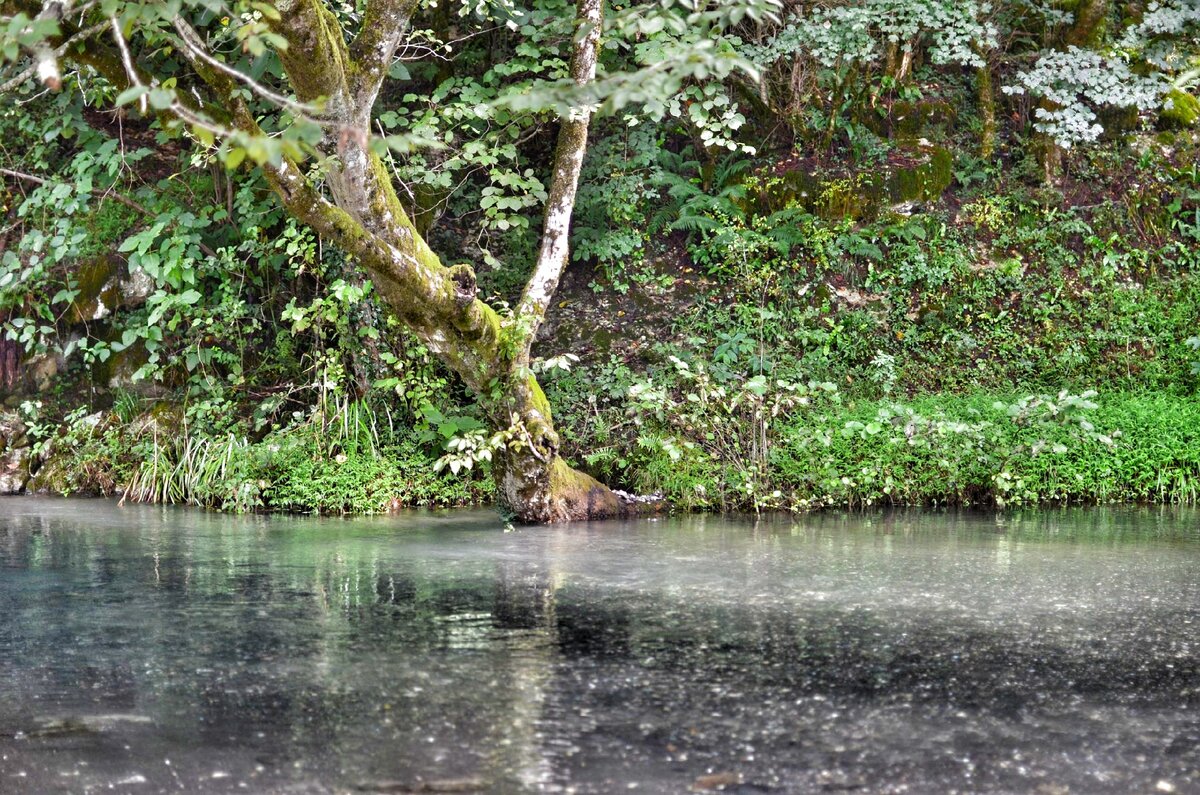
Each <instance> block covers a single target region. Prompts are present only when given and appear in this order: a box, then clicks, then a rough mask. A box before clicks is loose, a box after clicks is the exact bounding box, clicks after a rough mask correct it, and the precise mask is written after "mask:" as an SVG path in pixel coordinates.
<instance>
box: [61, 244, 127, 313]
mask: <svg viewBox="0 0 1200 795" xmlns="http://www.w3.org/2000/svg"><path fill="white" fill-rule="evenodd" d="M117 267H118V266H117V264H116V263H115V262H114V261H112V260H111V259H109V258H108V257H95V258H93V259H90V260H86V261H85V262H84V263H83V264H82V265H80V266H79V269H78V270H77V271H76V272H75V284H76V287H77V289H78V290H79V295H77V296H75V300H74V301H72V302H71V310H70V311H71V319H72V320H73V321H74V322H76V323H86V322H88V321H89V320H95V319H97V318H98V317H101V316H103V315H104V314H107V311H105V310H102V309H101V307H105V308H106V309H107V310H108V311H111V310H112V309H113V308H114V307H115V306H116V305H117V303H118V302H119V300H120V293H119V291H118V290H117V289H116V287H115V286H114V284H113V282H114V280H113V277H114V276H116V275H117Z"/></svg>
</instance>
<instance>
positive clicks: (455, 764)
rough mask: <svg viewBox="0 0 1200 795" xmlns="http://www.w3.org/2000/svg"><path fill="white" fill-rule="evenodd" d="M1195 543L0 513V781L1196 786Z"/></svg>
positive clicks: (855, 529) (944, 520)
mask: <svg viewBox="0 0 1200 795" xmlns="http://www.w3.org/2000/svg"><path fill="white" fill-rule="evenodd" d="M1198 527H1200V514H1197V513H1195V512H1189V511H1180V510H1167V509H1156V510H1104V509H1097V510H1069V511H1056V512H1050V513H1028V514H1017V515H1008V516H996V515H985V514H970V513H937V512H906V513H879V514H867V515H861V514H860V515H844V514H823V515H815V516H807V517H801V518H797V519H773V520H763V521H760V522H758V523H755V522H754V521H753V520H750V519H735V518H717V517H687V518H680V519H665V520H660V521H642V522H629V523H594V524H590V525H584V526H574V527H566V528H554V529H543V528H533V529H520V530H518V531H517V532H513V533H503V532H501V531H500V525H499V523H498V521H497V520H496V518H495V515H494V514H493V513H491V512H487V511H483V512H474V511H465V512H462V511H460V512H448V513H438V514H434V513H411V514H405V515H400V516H394V517H387V518H372V519H355V520H336V519H311V518H278V517H276V518H265V517H231V516H224V515H216V514H210V513H204V512H201V511H193V510H183V509H164V508H156V507H146V506H126V507H123V508H121V507H117V505H116V504H114V503H112V502H108V501H90V500H89V501H81V500H70V501H67V500H50V499H38V498H12V499H5V500H2V501H0V792H5V793H8V792H101V791H104V792H113V791H116V792H131V793H143V792H144V793H152V792H214V793H221V792H280V793H331V792H432V791H456V792H497V793H525V792H579V793H610V792H624V791H631V790H632V791H643V792H656V793H657V792H663V793H682V792H686V791H689V790H701V789H703V788H705V787H710V788H715V787H718V786H723V787H724V788H725V791H726V792H747V793H749V792H780V793H792V792H795V793H807V792H861V793H901V792H912V793H929V792H964V793H965V792H971V793H976V792H1013V793H1025V792H1037V793H1045V794H1046V795H1054V794H1055V793H1105V792H1112V793H1128V792H1171V791H1175V792H1196V791H1200V712H1198V711H1197V709H1196V707H1197V706H1198V703H1200V657H1198V656H1197V655H1198V652H1200V635H1198V632H1197V630H1198V628H1200V579H1198V577H1197V572H1198V564H1200V533H1198Z"/></svg>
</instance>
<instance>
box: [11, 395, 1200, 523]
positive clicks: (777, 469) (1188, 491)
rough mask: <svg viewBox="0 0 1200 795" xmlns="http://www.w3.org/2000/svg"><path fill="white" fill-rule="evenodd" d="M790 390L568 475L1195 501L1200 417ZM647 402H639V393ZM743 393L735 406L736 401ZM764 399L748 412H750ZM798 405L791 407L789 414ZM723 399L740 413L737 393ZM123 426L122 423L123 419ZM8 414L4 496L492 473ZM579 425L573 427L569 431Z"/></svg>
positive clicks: (311, 428)
mask: <svg viewBox="0 0 1200 795" xmlns="http://www.w3.org/2000/svg"><path fill="white" fill-rule="evenodd" d="M780 389H781V388H779V387H772V388H769V389H764V390H763V392H762V394H755V392H754V390H753V387H752V388H751V389H750V390H748V391H745V393H744V394H743V398H744V399H745V402H744V403H742V404H739V406H737V407H736V410H735V411H732V412H729V411H722V410H721V409H720V408H719V407H714V406H698V407H697V408H694V409H692V410H691V412H690V413H689V412H688V411H687V410H686V407H688V406H696V405H697V403H696V401H689V400H687V398H686V397H684V398H682V399H681V401H680V405H678V406H672V407H669V408H670V409H671V410H670V411H667V412H665V413H662V414H661V415H660V416H659V418H657V419H656V415H655V408H656V407H657V404H650V403H647V402H645V401H643V402H642V403H638V402H637V401H635V400H631V404H630V408H629V412H630V414H629V420H630V423H631V425H633V426H636V427H639V428H640V429H641V431H640V433H641V435H642V438H651V439H656V440H657V444H636V443H628V444H626V445H624V446H622V447H618V446H617V445H616V444H615V443H614V442H609V443H608V444H607V445H606V446H602V445H596V446H594V447H593V448H592V451H591V453H590V455H588V456H581V457H580V458H579V459H578V460H576V461H575V462H574V463H576V464H577V465H580V466H584V467H589V468H591V469H592V470H593V471H596V472H597V474H601V475H602V476H605V477H606V478H607V479H608V481H609V482H610V483H613V484H614V485H619V486H622V487H624V488H627V489H631V490H635V491H639V492H642V493H661V494H663V495H664V497H665V498H666V499H667V500H668V501H669V502H670V503H671V504H672V505H674V506H675V508H676V509H678V510H683V511H694V510H701V511H703V510H716V511H743V510H775V509H782V510H792V511H806V510H812V509H818V508H839V507H842V508H844V507H862V506H868V505H977V506H1000V507H1004V506H1014V505H1043V504H1115V503H1147V502H1150V503H1153V502H1160V503H1183V504H1194V503H1196V502H1197V500H1198V499H1200V401H1197V400H1195V399H1194V398H1190V397H1182V396H1175V395H1171V394H1168V393H1162V394H1155V395H1139V394H1130V393H1113V394H1092V393H1088V392H1083V393H1080V394H1070V393H1059V394H1053V395H1023V396H1018V397H1014V396H1011V395H995V394H974V395H967V396H954V395H941V396H926V397H920V398H915V399H910V400H899V399H897V400H887V399H882V400H881V399H876V400H855V399H850V398H844V397H842V396H841V395H839V394H838V392H837V391H836V390H829V389H822V388H821V385H816V386H814V387H812V388H807V387H805V389H804V391H805V394H804V395H803V396H802V397H796V396H795V394H794V393H793V392H789V391H787V390H783V391H784V392H785V393H786V394H785V395H784V396H783V397H781V396H780V394H779V392H780ZM639 394H644V392H643V393H639ZM735 394H742V393H740V392H735ZM751 398H753V400H751ZM784 398H787V399H788V400H789V401H790V404H789V405H787V406H784V405H783V403H782V401H783V400H784ZM725 400H726V401H729V400H732V397H730V396H729V392H726V398H725ZM126 410H128V407H126ZM31 411H32V409H28V408H27V410H26V411H25V412H24V419H22V416H21V414H16V413H9V414H7V415H5V420H4V423H3V425H2V426H0V428H2V430H0V433H2V436H0V439H3V441H2V443H0V452H3V456H4V459H3V460H4V462H5V467H6V468H7V470H8V475H7V477H6V479H5V480H4V481H3V484H4V485H5V488H6V490H7V491H8V492H10V493H15V492H19V491H22V490H24V491H28V492H29V493H52V494H101V495H124V496H126V498H127V499H130V500H134V501H137V500H144V501H155V502H175V503H182V504H193V505H203V506H207V507H212V508H220V509H223V510H228V511H234V512H251V511H281V512H299V513H330V514H339V513H382V512H388V511H392V510H396V509H398V508H403V507H413V506H437V507H449V506H463V505H480V504H487V503H488V502H490V499H491V496H492V493H493V491H492V484H491V477H490V470H489V468H488V466H487V465H486V463H482V464H480V465H479V466H476V467H472V468H471V469H470V470H466V469H463V470H461V471H459V472H458V473H451V472H450V471H449V468H448V467H443V468H441V469H440V471H438V469H439V468H438V466H437V463H438V459H439V452H438V450H439V441H440V438H441V437H439V436H436V435H435V436H434V437H433V438H429V436H428V433H427V431H426V432H422V431H419V430H413V429H410V428H403V429H398V428H395V427H388V426H387V424H386V423H381V422H380V418H379V417H378V416H377V415H375V414H374V413H371V412H369V411H368V410H366V409H361V410H360V411H359V413H358V415H357V417H356V418H355V420H354V422H351V421H349V420H348V419H347V418H346V417H334V416H327V417H325V420H326V421H325V423H324V424H321V423H309V424H305V425H301V426H298V427H295V428H291V429H289V430H287V431H285V432H276V433H268V434H266V435H264V436H263V437H262V438H260V439H258V440H250V439H247V438H244V437H238V436H236V435H232V434H230V435H226V436H224V437H209V436H201V435H191V434H187V433H183V432H181V427H180V425H179V423H181V419H180V417H179V415H178V414H177V413H173V412H172V411H171V410H170V408H169V406H159V407H157V408H154V409H152V410H151V411H148V412H145V413H133V414H130V415H127V416H125V417H122V416H121V414H120V413H119V412H118V411H115V410H110V411H107V412H97V413H92V414H83V413H78V412H77V414H76V416H75V417H74V418H72V419H71V420H70V421H69V422H67V423H65V424H63V425H61V426H58V425H53V424H51V425H41V424H39V423H38V421H37V417H36V415H34V414H32V413H31ZM568 427H570V426H568Z"/></svg>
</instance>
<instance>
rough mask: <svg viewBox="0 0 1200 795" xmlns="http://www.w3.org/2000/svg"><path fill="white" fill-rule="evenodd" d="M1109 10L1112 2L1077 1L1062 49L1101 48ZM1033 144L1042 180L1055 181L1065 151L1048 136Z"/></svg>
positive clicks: (1050, 106) (1044, 102) (1047, 105)
mask: <svg viewBox="0 0 1200 795" xmlns="http://www.w3.org/2000/svg"><path fill="white" fill-rule="evenodd" d="M1109 8H1110V3H1109V0H1077V2H1075V3H1073V5H1072V7H1070V8H1069V9H1068V10H1070V11H1071V12H1072V13H1073V14H1074V20H1073V21H1072V23H1071V27H1070V28H1068V29H1067V32H1066V35H1065V36H1064V37H1063V40H1062V44H1061V46H1062V47H1064V48H1066V47H1080V48H1087V47H1094V46H1096V45H1097V44H1099V43H1100V40H1101V39H1102V38H1103V37H1104V30H1105V23H1106V22H1107V21H1108V12H1109ZM1038 107H1039V108H1042V109H1044V110H1046V111H1056V110H1059V106H1058V105H1056V104H1055V103H1053V102H1051V101H1050V100H1048V99H1044V98H1043V99H1041V100H1039V101H1038ZM1034 144H1035V146H1036V149H1037V155H1038V160H1039V161H1040V162H1041V165H1042V176H1043V179H1044V180H1045V181H1046V182H1047V183H1049V182H1053V181H1055V180H1056V179H1058V176H1059V174H1060V173H1061V172H1062V163H1063V150H1062V147H1061V146H1059V145H1058V144H1057V143H1056V142H1055V141H1054V139H1053V138H1051V137H1050V136H1048V135H1046V134H1045V133H1038V134H1037V136H1036V139H1035V142H1034Z"/></svg>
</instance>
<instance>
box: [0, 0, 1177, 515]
mask: <svg viewBox="0 0 1200 795" xmlns="http://www.w3.org/2000/svg"><path fill="white" fill-rule="evenodd" d="M52 5H53V4H52ZM209 5H210V4H208V3H207V2H185V3H182V4H178V3H177V4H156V3H137V2H118V0H103V1H102V2H101V3H99V4H95V6H94V7H93V6H88V7H87V8H85V9H84V10H83V11H82V12H80V14H81V16H80V17H79V18H75V17H72V16H70V15H66V16H61V17H55V18H44V17H43V16H42V13H41V6H40V4H32V3H23V2H4V3H0V13H2V14H3V15H4V16H3V18H2V19H0V44H3V48H2V49H0V52H2V56H0V69H3V70H4V71H3V72H2V73H3V74H4V75H5V76H4V77H0V93H2V94H5V95H6V96H9V95H11V96H13V97H15V98H18V99H19V100H20V101H19V102H10V103H5V104H4V105H3V107H2V108H0V140H2V141H3V142H4V143H3V146H2V147H0V169H3V171H2V172H0V173H3V175H4V180H5V181H4V183H3V186H0V215H3V219H2V220H0V327H2V328H3V337H4V339H3V341H0V398H2V399H3V400H4V402H5V404H6V406H7V409H6V410H5V414H4V416H3V417H0V456H8V458H5V459H0V485H3V484H5V483H10V482H11V483H15V484H16V488H20V487H21V486H22V485H25V484H26V482H27V488H28V489H30V490H47V491H60V492H96V493H105V494H121V495H124V496H125V498H126V499H130V500H151V501H164V502H186V503H192V504H197V505H205V506H211V507H219V508H225V509H229V510H238V511H252V510H288V511H320V512H332V513H336V512H379V511H386V510H390V509H392V508H394V507H398V506H403V505H462V504H468V503H474V502H481V501H490V500H497V501H499V502H500V503H501V504H502V506H503V507H504V509H505V510H506V511H507V512H511V513H513V514H514V515H515V516H518V517H520V518H525V519H535V520H554V519H563V518H578V517H579V516H581V515H582V513H581V511H583V509H582V508H581V507H580V506H581V505H583V504H584V503H585V502H586V503H587V504H588V505H589V506H591V507H589V508H588V509H587V511H590V512H592V513H599V514H604V513H613V512H616V510H617V509H616V508H615V507H614V506H616V505H617V504H618V503H617V502H616V501H615V500H616V497H614V496H613V495H612V493H611V492H609V491H608V489H607V488H605V487H604V486H601V482H602V483H605V484H607V485H608V486H612V487H614V488H620V489H623V490H626V491H630V492H635V493H642V494H651V493H661V494H663V495H664V496H665V497H666V498H667V499H668V500H669V501H670V502H671V503H672V504H673V505H674V506H676V507H677V508H680V509H721V510H768V509H774V508H784V509H793V510H803V509H809V508H815V507H821V506H860V505H868V504H888V503H896V504H942V503H969V504H972V505H1002V506H1012V505H1017V504H1034V503H1040V502H1049V501H1053V502H1071V503H1074V502H1083V503H1091V502H1117V501H1166V502H1194V501H1196V499H1197V491H1196V486H1195V484H1196V482H1197V480H1196V478H1197V477H1198V476H1200V437H1198V434H1200V408H1197V405H1198V403H1197V389H1198V387H1200V362H1198V361H1197V360H1200V354H1198V353H1197V350H1198V349H1200V336H1197V335H1198V334H1200V289H1198V285H1197V274H1198V266H1200V170H1198V167H1197V165H1196V164H1197V163H1198V162H1200V134H1198V130H1197V126H1196V125H1197V122H1196V115H1197V114H1196V113H1195V112H1194V111H1195V109H1196V107H1197V100H1196V98H1195V90H1196V85H1197V83H1196V81H1197V74H1198V73H1200V71H1198V70H1200V42H1198V39H1197V36H1198V35H1200V10H1197V8H1196V7H1195V5H1194V4H1193V3H1189V2H1167V3H1161V4H1153V5H1150V6H1143V5H1139V4H1132V3H1107V2H1085V3H1078V2H1071V3H1041V4H1029V3H1023V2H1021V3H1017V2H1012V3H1009V2H1005V3H999V4H995V5H994V6H987V5H985V4H981V3H974V2H967V3H962V2H953V3H951V2H925V1H924V0H922V1H921V2H914V1H913V0H871V2H865V3H843V4H839V3H834V4H823V5H820V6H811V7H810V6H806V5H803V4H802V5H800V6H788V7H786V8H784V7H782V6H778V5H775V4H773V3H766V2H757V1H756V2H751V1H750V0H747V1H746V2H737V3H734V2H728V3H714V4H709V5H704V4H700V5H687V6H684V5H678V6H676V5H674V4H672V3H665V4H651V5H647V4H638V3H612V4H610V5H609V6H606V7H605V8H604V9H603V13H604V15H605V16H604V20H603V22H602V25H603V35H602V37H601V40H602V45H601V46H600V49H599V50H598V54H597V53H592V55H595V57H596V58H598V59H599V66H598V70H599V71H598V73H597V74H598V77H597V76H591V75H589V74H588V73H586V72H587V70H586V69H584V70H583V71H582V72H581V71H579V70H578V69H577V68H576V67H579V66H580V64H581V63H583V61H586V60H587V58H588V56H589V52H590V50H589V49H588V47H589V46H595V43H594V41H593V42H592V45H589V44H588V40H589V38H588V35H582V34H588V33H589V32H590V31H594V23H593V22H590V21H588V20H591V19H593V17H594V15H598V14H600V13H601V12H600V9H599V6H597V5H595V4H594V3H590V2H588V1H587V0H583V1H582V2H580V3H579V4H578V5H577V6H574V7H572V6H570V5H568V4H566V3H563V2H560V0H536V1H535V2H532V3H528V4H523V5H522V4H518V5H513V4H477V5H463V6H462V7H461V9H459V8H458V7H455V8H454V9H452V10H450V9H447V8H441V7H434V6H428V7H426V6H425V5H423V4H418V3H405V2H392V0H373V2H366V3H357V4H356V3H326V4H322V3H317V2H303V3H300V4H299V7H301V10H302V12H303V13H297V14H296V15H292V16H287V17H281V16H280V15H279V14H278V13H277V12H276V11H275V9H274V6H273V4H271V3H240V2H237V3H234V4H233V5H231V6H229V7H228V8H226V7H224V6H222V7H221V9H220V10H219V13H220V15H216V14H214V8H215V7H213V8H210V7H209ZM164 9H165V10H164ZM389 10H395V11H396V12H397V13H398V14H400V17H397V19H401V18H402V19H403V20H409V19H410V16H411V20H410V22H409V24H408V25H407V26H404V25H399V26H397V27H395V28H394V29H392V28H388V26H387V25H382V24H381V25H379V26H376V27H372V26H371V25H370V24H368V23H367V22H365V21H364V20H368V19H375V20H379V19H382V18H383V17H382V16H380V15H381V14H382V13H383V12H384V11H389ZM460 11H461V13H459V12H460ZM114 18H116V19H118V20H119V22H120V23H121V24H120V25H119V27H118V28H117V29H116V30H113V29H112V28H111V20H112V19H114ZM306 19H309V20H310V21H311V20H318V21H319V22H320V23H321V24H320V25H319V26H318V27H319V28H320V30H321V31H323V32H322V33H321V36H322V38H321V41H322V42H324V44H323V45H322V46H323V47H325V46H327V49H328V50H329V52H328V53H325V55H321V54H320V53H316V51H317V50H321V48H319V47H318V48H315V49H313V48H310V49H313V52H314V53H316V54H315V55H312V57H310V58H297V57H296V56H295V51H294V50H289V43H290V42H294V41H301V39H303V37H304V35H306V31H311V29H312V28H307V27H305V24H306V23H305V20H306ZM375 33H379V34H380V35H385V36H391V37H393V38H392V39H389V41H391V43H392V44H393V45H394V46H395V47H397V49H395V50H394V51H389V52H388V53H387V57H386V59H385V60H386V61H387V62H386V63H382V64H377V63H375V62H374V61H373V60H372V57H373V56H371V55H370V52H371V51H370V49H369V48H368V47H367V46H366V45H368V44H370V43H371V42H370V41H364V37H367V38H369V37H370V36H373V35H375ZM573 33H574V34H575V35H573ZM305 41H307V40H305ZM80 42H85V43H86V44H83V45H80ZM76 45H79V46H76ZM305 46H306V47H307V46H308V45H307V44H306V45H305ZM121 47H126V48H130V49H132V50H133V51H134V52H135V54H136V55H137V57H136V58H135V59H134V60H135V61H136V62H137V63H138V64H140V65H141V68H142V69H143V72H139V73H133V74H132V75H131V74H130V72H129V71H128V70H127V69H126V68H125V66H124V64H123V60H122V58H121V51H120V48H121ZM385 49H386V48H385ZM306 51H307V50H306ZM322 52H324V51H323V50H322ZM181 54H182V55H181ZM326 56H328V57H326ZM351 62H352V63H351ZM214 63H215V64H217V65H216V66H214ZM348 63H349V64H351V65H350V66H347V64H348ZM374 67H386V68H384V69H383V72H387V73H388V74H389V75H390V76H389V77H388V78H387V79H384V77H383V74H382V72H381V73H380V74H379V75H376V77H377V78H378V82H376V83H371V84H370V86H368V87H374V88H375V89H377V94H376V93H371V92H369V91H368V92H366V94H362V93H361V91H360V89H362V86H361V85H360V83H359V82H355V81H362V80H366V79H367V77H364V75H367V74H368V73H369V74H375V73H374V72H371V69H372V68H374ZM50 69H52V70H53V73H52V74H51V73H50V72H49V71H47V70H50ZM364 70H365V71H364ZM231 73H233V74H232V75H231ZM239 75H240V76H239ZM331 75H332V76H333V78H337V79H336V80H334V79H333V78H331ZM371 79H372V80H374V79H375V78H371ZM53 81H58V82H59V83H60V84H61V88H62V90H60V91H57V92H55V91H43V90H42V89H43V88H44V87H46V86H48V85H51V83H52V82H53ZM235 81H236V85H237V86H240V88H238V89H237V90H236V91H233V87H234V85H235ZM350 83H353V84H354V85H355V86H357V87H358V88H356V89H355V90H350V89H349V88H346V85H349V84H350ZM343 84H346V85H343ZM339 86H341V87H339ZM367 94H369V95H370V96H367ZM364 96H366V99H363V97H364ZM368 100H369V101H368ZM356 103H357V104H356ZM364 103H365V104H364ZM351 106H353V107H351ZM97 108H106V109H107V110H103V111H100V110H97ZM347 108H349V110H348V109H347ZM339 114H341V115H339ZM363 119H367V120H368V123H366V124H365V125H364V124H363V121H362V120H363ZM556 138H557V143H556ZM576 155H577V156H578V157H575V156H576ZM571 163H574V164H575V167H576V168H577V170H578V174H577V175H576V177H577V179H576V180H575V182H574V183H572V184H570V185H568V184H567V183H568V182H571V180H569V179H568V180H567V181H566V182H564V181H563V180H564V179H565V178H564V177H560V176H559V174H560V173H566V172H564V171H563V167H565V165H569V164H571ZM356 164H357V165H356ZM355 169H358V170H357V171H356V170H355ZM567 171H570V168H568V169H567ZM293 177H295V182H292V181H290V180H292V178H293ZM575 184H577V186H578V193H577V195H575V196H573V197H572V196H571V195H568V194H571V193H572V192H573V191H574V190H575ZM289 186H290V187H289ZM567 187H570V191H567V190H566V188H567ZM356 191H358V193H356ZM564 208H565V210H564ZM564 213H565V215H564ZM567 218H569V219H570V220H571V225H570V229H569V237H570V266H569V267H566V259H565V257H566V253H565V252H566V249H565V248H562V247H556V246H554V245H552V243H553V241H554V240H555V236H556V235H557V234H560V233H561V234H567V230H566V226H565V223H566V219H567ZM393 222H394V223H393ZM426 243H428V246H427V247H426V246H425V244H426ZM389 252H391V253H389ZM396 252H399V253H396ZM393 253H395V257H393V256H392V254H393ZM406 263H417V265H418V266H419V267H415V266H414V267H410V266H409V264H406ZM443 263H444V265H443ZM422 274H423V275H422ZM560 278H561V283H560ZM543 320H544V323H543ZM539 381H540V383H539ZM543 389H544V392H543ZM14 451H19V455H18V454H17V452H14ZM10 459H11V460H10ZM18 459H19V460H18ZM5 461H9V463H8V464H6V463H4V462H5ZM6 467H7V468H6ZM570 467H574V468H576V469H578V470H580V471H581V472H582V473H584V474H570V472H569V470H570ZM6 473H9V474H6ZM6 478H7V479H6ZM591 478H596V479H598V481H599V482H597V480H592V479H591ZM497 487H499V488H497ZM597 494H600V495H603V497H602V499H597V498H596V495H597ZM583 495H588V499H587V500H585V499H584V498H583ZM537 506H542V507H541V508H539V507H537ZM547 506H548V507H547ZM596 506H599V509H598V510H597V509H596Z"/></svg>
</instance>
